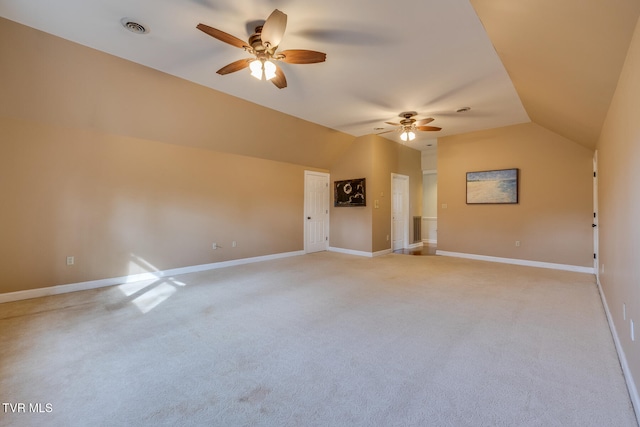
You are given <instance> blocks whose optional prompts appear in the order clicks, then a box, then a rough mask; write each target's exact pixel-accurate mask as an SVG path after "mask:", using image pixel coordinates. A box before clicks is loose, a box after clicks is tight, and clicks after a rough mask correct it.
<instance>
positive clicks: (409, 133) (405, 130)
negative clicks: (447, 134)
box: [378, 111, 442, 141]
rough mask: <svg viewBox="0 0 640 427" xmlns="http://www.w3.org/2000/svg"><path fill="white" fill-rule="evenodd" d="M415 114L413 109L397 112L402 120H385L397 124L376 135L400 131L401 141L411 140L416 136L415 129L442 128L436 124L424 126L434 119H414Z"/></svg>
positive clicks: (429, 129) (428, 130)
mask: <svg viewBox="0 0 640 427" xmlns="http://www.w3.org/2000/svg"><path fill="white" fill-rule="evenodd" d="M417 115H418V113H416V112H415V111H405V112H403V113H400V114H398V117H402V118H403V119H402V120H400V123H394V122H385V123H386V124H388V125H391V126H397V128H396V129H392V130H387V131H384V132H380V133H379V134H378V135H382V134H383V133H389V132H396V131H397V132H402V133H401V134H400V139H402V140H403V141H413V140H414V139H415V138H416V133H415V132H416V131H423V132H424V131H426V132H433V131H439V130H442V128H439V127H436V126H425V125H426V124H429V123H431V122H432V121H433V120H434V119H433V118H428V119H421V120H416V119H414V117H415V116H417Z"/></svg>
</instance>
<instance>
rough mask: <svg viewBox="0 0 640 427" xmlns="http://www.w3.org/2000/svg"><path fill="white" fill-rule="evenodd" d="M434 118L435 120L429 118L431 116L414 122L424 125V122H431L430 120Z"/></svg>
mask: <svg viewBox="0 0 640 427" xmlns="http://www.w3.org/2000/svg"><path fill="white" fill-rule="evenodd" d="M434 120H435V119H433V118H431V117H429V118H428V119H422V120H418V121H417V122H416V125H418V126H422V125H426V124H428V123H431V122H432V121H434Z"/></svg>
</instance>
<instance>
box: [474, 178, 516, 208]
mask: <svg viewBox="0 0 640 427" xmlns="http://www.w3.org/2000/svg"><path fill="white" fill-rule="evenodd" d="M518 180H519V169H501V170H493V171H482V172H467V204H468V205H475V204H516V203H518V187H519V182H518Z"/></svg>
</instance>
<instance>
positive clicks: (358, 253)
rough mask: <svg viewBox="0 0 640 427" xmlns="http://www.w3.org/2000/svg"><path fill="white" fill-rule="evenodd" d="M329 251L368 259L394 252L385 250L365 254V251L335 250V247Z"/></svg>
mask: <svg viewBox="0 0 640 427" xmlns="http://www.w3.org/2000/svg"><path fill="white" fill-rule="evenodd" d="M329 251H330V252H338V253H341V254H347V255H357V256H364V257H368V258H372V257H377V256H381V255H387V254H390V253H392V252H393V251H392V250H391V249H383V250H381V251H377V252H365V251H355V250H353V249H344V248H334V247H330V248H329Z"/></svg>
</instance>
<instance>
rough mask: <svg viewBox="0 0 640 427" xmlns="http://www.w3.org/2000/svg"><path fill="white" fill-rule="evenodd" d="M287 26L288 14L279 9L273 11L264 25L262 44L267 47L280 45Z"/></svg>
mask: <svg viewBox="0 0 640 427" xmlns="http://www.w3.org/2000/svg"><path fill="white" fill-rule="evenodd" d="M286 28H287V15H286V14H284V13H282V12H280V11H279V10H278V9H276V10H274V11H273V12H271V15H269V17H268V18H267V20H266V21H265V23H264V25H263V26H262V34H261V36H260V38H261V39H262V44H263V45H265V46H267V47H271V48H274V47H278V46H279V45H280V42H281V41H282V36H284V30H285V29H286Z"/></svg>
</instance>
